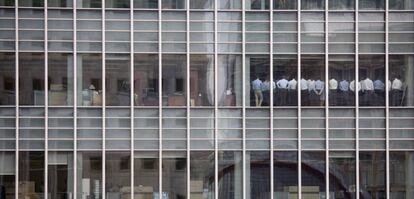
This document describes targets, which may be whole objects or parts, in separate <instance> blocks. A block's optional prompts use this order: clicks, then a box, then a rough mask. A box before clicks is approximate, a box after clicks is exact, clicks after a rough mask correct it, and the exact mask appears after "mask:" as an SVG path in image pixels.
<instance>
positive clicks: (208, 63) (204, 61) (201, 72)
mask: <svg viewBox="0 0 414 199" xmlns="http://www.w3.org/2000/svg"><path fill="white" fill-rule="evenodd" d="M190 98H191V99H190V100H191V101H190V105H191V106H212V105H214V57H213V55H191V56H190Z"/></svg>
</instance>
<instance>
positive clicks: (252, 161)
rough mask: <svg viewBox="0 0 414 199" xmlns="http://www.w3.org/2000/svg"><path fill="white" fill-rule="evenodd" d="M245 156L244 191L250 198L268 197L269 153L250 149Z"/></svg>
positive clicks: (260, 198)
mask: <svg viewBox="0 0 414 199" xmlns="http://www.w3.org/2000/svg"><path fill="white" fill-rule="evenodd" d="M246 156H247V157H246V160H247V162H246V169H247V171H246V173H247V175H246V183H247V185H246V186H247V187H246V192H248V193H249V192H250V194H249V195H250V198H257V199H268V198H270V153H269V152H265V151H250V152H246Z"/></svg>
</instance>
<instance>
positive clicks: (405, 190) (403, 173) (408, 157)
mask: <svg viewBox="0 0 414 199" xmlns="http://www.w3.org/2000/svg"><path fill="white" fill-rule="evenodd" d="M413 158H414V153H413V152H390V198H391V199H400V198H402V199H408V198H410V197H411V196H413V194H414V189H413V183H412V182H413V178H414V165H413Z"/></svg>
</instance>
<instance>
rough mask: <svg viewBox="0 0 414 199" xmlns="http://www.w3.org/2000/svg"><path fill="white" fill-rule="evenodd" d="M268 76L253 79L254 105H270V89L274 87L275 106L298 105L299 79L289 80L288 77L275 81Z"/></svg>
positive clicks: (252, 94)
mask: <svg viewBox="0 0 414 199" xmlns="http://www.w3.org/2000/svg"><path fill="white" fill-rule="evenodd" d="M269 79H270V78H269V77H266V78H265V79H264V81H262V80H261V79H260V78H259V77H256V79H255V80H253V81H252V85H251V86H252V87H251V88H252V89H251V91H252V92H251V96H254V97H253V98H251V99H254V100H251V102H254V103H251V105H252V106H270V103H271V100H270V89H273V105H274V106H296V105H297V96H298V95H297V86H298V81H297V80H296V79H295V78H292V79H290V80H288V79H287V78H286V77H284V76H283V77H282V78H281V79H279V80H277V81H276V82H275V81H270V80H269Z"/></svg>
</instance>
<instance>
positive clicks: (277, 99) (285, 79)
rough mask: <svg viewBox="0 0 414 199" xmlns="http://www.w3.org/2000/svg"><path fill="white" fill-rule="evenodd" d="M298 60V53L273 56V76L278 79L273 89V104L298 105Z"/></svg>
mask: <svg viewBox="0 0 414 199" xmlns="http://www.w3.org/2000/svg"><path fill="white" fill-rule="evenodd" d="M297 66H298V60H297V56H296V55H293V56H291V55H275V56H274V58H273V78H274V79H276V81H275V82H276V86H274V87H275V88H274V89H275V90H274V91H273V105H275V106H297V105H298V92H297V87H298V80H297V73H298V71H297V70H298V68H297Z"/></svg>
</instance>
